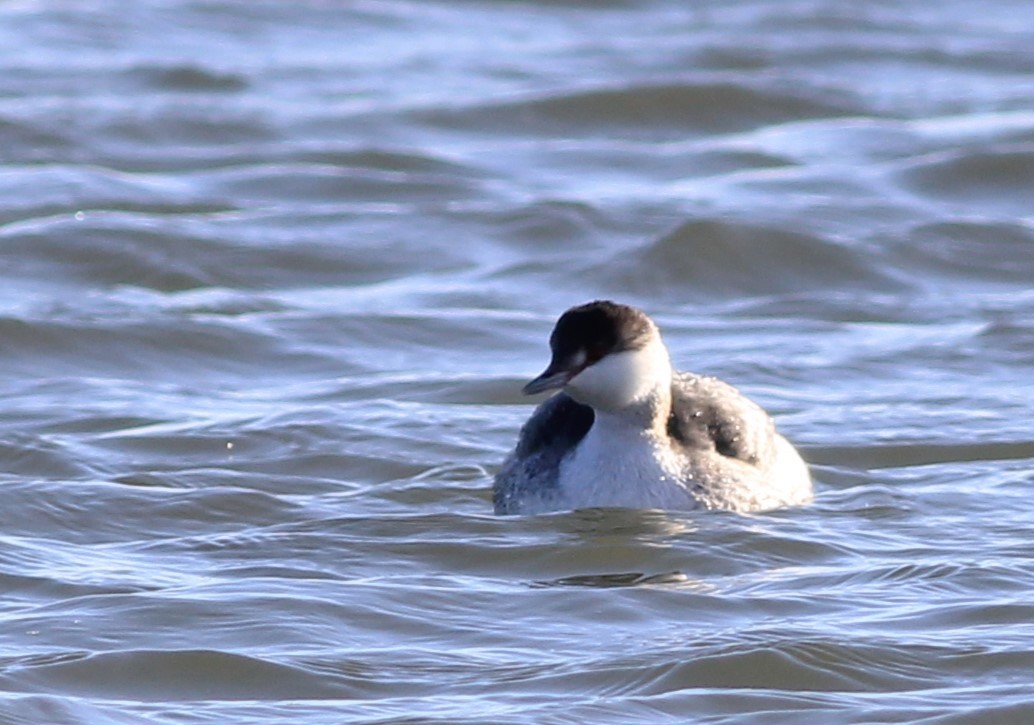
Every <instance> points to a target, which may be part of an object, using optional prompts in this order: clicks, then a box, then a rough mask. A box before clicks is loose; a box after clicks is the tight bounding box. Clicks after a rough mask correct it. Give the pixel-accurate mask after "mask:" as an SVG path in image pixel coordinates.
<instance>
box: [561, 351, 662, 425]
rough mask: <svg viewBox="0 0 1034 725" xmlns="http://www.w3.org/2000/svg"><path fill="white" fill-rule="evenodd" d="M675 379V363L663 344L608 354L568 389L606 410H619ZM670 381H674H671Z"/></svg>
mask: <svg viewBox="0 0 1034 725" xmlns="http://www.w3.org/2000/svg"><path fill="white" fill-rule="evenodd" d="M665 379H667V380H668V381H670V379H671V363H670V362H669V361H668V358H667V353H666V351H664V349H663V347H661V348H660V350H657V349H654V346H652V345H649V346H647V347H645V348H643V349H641V350H627V351H625V352H618V353H613V354H611V355H607V356H606V357H604V358H603V359H602V360H600V361H599V362H597V363H596V364H594V365H590V366H589V367H587V368H585V370H583V371H582V372H580V373H579V374H578V375H576V376H574V377H573V378H571V380H570V381H569V382H568V384H567V390H568V392H569V393H570V394H571V397H573V398H574V399H575V400H578V401H579V402H582V403H585V404H586V405H591V406H592V407H594V408H597V409H599V410H604V411H618V410H621V409H623V408H626V407H628V406H629V405H632V404H633V403H635V402H637V401H639V400H641V399H643V398H644V397H645V396H647V395H649V394H650V393H651V392H652V391H653V390H654V389H655V388H656V386H657V385H658V384H666V383H664V381H665ZM667 384H670V382H669V383H667Z"/></svg>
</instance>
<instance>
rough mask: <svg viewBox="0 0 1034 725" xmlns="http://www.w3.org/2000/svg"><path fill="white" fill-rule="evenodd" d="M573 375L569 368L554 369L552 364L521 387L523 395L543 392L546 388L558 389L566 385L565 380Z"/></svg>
mask: <svg viewBox="0 0 1034 725" xmlns="http://www.w3.org/2000/svg"><path fill="white" fill-rule="evenodd" d="M572 377H574V375H573V374H572V372H571V371H570V370H555V369H554V368H553V366H552V365H550V366H549V367H548V368H546V370H545V372H543V373H542V374H541V375H539V376H538V377H537V378H535V379H534V380H532V381H531V382H530V383H528V384H527V385H525V386H524V387H523V388H521V392H522V393H524V394H525V395H534V394H535V393H544V392H546V391H547V390H559V389H560V388H562V387H564V386H565V385H567V381H568V380H570V379H571V378H572Z"/></svg>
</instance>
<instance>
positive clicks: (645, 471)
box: [559, 415, 697, 510]
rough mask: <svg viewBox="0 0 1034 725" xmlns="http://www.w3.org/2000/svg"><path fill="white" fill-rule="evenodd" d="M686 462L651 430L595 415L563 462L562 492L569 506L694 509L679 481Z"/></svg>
mask: <svg viewBox="0 0 1034 725" xmlns="http://www.w3.org/2000/svg"><path fill="white" fill-rule="evenodd" d="M683 470H684V461H683V460H682V458H681V456H680V455H679V454H677V453H676V452H675V451H673V450H672V449H671V447H670V445H669V444H668V442H667V441H666V440H663V439H661V437H660V436H659V435H658V434H656V433H655V432H653V431H645V430H641V429H640V430H635V429H633V428H631V427H629V426H627V425H623V424H621V423H620V422H618V423H615V422H613V421H609V420H608V416H601V415H597V419H596V421H595V423H594V425H593V427H592V428H591V429H590V430H589V432H588V433H587V434H586V435H585V438H583V439H582V440H581V442H580V443H579V444H578V446H577V447H576V448H575V450H574V451H573V452H572V453H571V455H569V456H568V457H567V458H565V459H564V461H563V462H562V463H561V465H560V480H559V483H560V490H561V492H562V493H561V495H562V497H563V499H564V501H565V503H566V504H567V506H569V507H570V508H589V507H597V506H615V507H625V508H657V509H669V510H677V509H683V510H685V509H692V508H696V507H697V502H696V500H695V499H694V498H693V496H691V495H690V493H689V490H688V489H687V488H686V486H685V485H684V484H683V482H682V481H681V480H680V475H681V472H682V471H683Z"/></svg>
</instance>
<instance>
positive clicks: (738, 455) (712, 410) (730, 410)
mask: <svg viewBox="0 0 1034 725" xmlns="http://www.w3.org/2000/svg"><path fill="white" fill-rule="evenodd" d="M668 434H669V435H670V436H671V437H672V438H673V439H675V440H676V441H678V442H679V443H680V444H681V445H683V446H685V447H686V448H688V449H691V450H693V449H696V450H699V449H706V450H714V451H715V452H716V453H718V454H720V455H722V456H725V457H727V458H733V459H737V460H740V461H743V462H744V463H748V464H750V465H753V466H763V465H766V464H767V463H768V462H769V461H770V460H771V459H772V457H773V456H774V455H775V453H774V446H775V443H774V438H775V424H774V423H773V422H772V418H771V417H770V416H769V415H768V413H766V412H765V411H764V410H763V409H762V408H761V407H760V406H759V405H758V404H757V403H755V402H754V401H752V400H751V399H750V398H748V397H747V396H745V395H744V394H743V393H741V392H740V391H739V390H737V389H736V388H735V387H733V386H732V385H730V384H729V383H726V382H724V381H722V380H719V379H718V378H713V377H708V376H704V375H695V374H693V373H676V374H675V376H674V378H673V380H672V405H671V416H670V417H669V419H668Z"/></svg>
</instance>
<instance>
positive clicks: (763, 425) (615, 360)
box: [493, 300, 812, 514]
mask: <svg viewBox="0 0 1034 725" xmlns="http://www.w3.org/2000/svg"><path fill="white" fill-rule="evenodd" d="M549 346H550V349H551V352H552V358H551V360H550V362H549V365H548V367H547V368H546V369H545V371H544V372H543V373H542V374H541V375H539V376H538V377H537V378H535V379H534V380H532V381H531V382H529V383H528V384H527V385H525V386H524V393H526V394H534V393H542V392H546V391H550V390H557V391H560V392H557V393H556V394H554V395H553V396H552V397H550V398H548V399H547V400H546V401H545V402H543V403H542V404H541V405H539V406H538V408H537V409H536V410H535V412H534V413H533V414H532V416H531V418H529V419H528V421H527V422H526V423H525V424H524V426H523V427H522V428H521V432H520V435H519V437H518V440H517V446H516V448H515V450H514V451H513V452H512V453H511V454H510V455H509V456H508V457H507V458H506V460H505V461H504V462H503V465H502V468H501V470H500V471H499V473H498V475H497V476H496V478H495V485H494V487H493V503H494V505H495V512H496V513H497V514H533V513H543V512H547V511H563V510H570V509H578V508H590V507H611V506H613V507H627V508H655V509H668V510H686V509H696V508H705V509H724V510H731V511H741V512H742V511H760V510H765V509H771V508H777V507H780V506H786V505H794V504H802V503H806V502H808V501H810V500H811V496H812V485H811V476H810V474H809V472H808V467H807V465H806V464H805V463H804V461H803V459H802V458H801V456H800V454H798V452H797V450H796V449H795V448H794V447H793V445H791V444H790V442H789V441H787V440H786V438H784V437H783V436H782V435H780V434H779V433H778V432H776V429H775V424H774V423H773V421H772V418H770V417H769V415H768V414H767V413H766V412H765V411H764V410H762V409H761V407H759V406H758V405H757V404H756V403H754V402H753V401H751V400H750V399H748V398H747V397H746V396H744V395H743V394H742V393H740V392H739V391H738V390H736V388H734V387H733V386H731V385H729V384H728V383H725V382H722V381H721V380H718V379H717V378H713V377H705V376H701V375H695V374H693V373H684V372H675V371H674V370H673V369H672V365H671V358H670V355H669V353H668V348H667V347H666V346H665V344H664V341H663V340H662V339H661V334H660V331H659V330H658V329H657V325H655V324H654V322H653V320H651V319H650V318H649V317H647V316H646V314H645V313H643V312H642V311H641V310H638V309H636V308H634V307H630V306H628V305H623V304H618V303H615V302H611V301H608V300H597V301H595V302H589V303H588V304H584V305H580V306H578V307H572V308H571V309H569V310H567V311H566V312H564V314H563V315H561V317H560V319H559V320H558V321H557V323H556V326H555V327H554V328H553V333H552V334H551V335H550V338H549Z"/></svg>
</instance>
